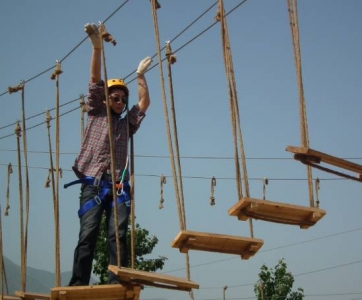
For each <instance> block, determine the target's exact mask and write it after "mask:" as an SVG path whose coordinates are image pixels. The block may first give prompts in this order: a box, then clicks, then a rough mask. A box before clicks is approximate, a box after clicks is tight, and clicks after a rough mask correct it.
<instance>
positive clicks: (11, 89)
mask: <svg viewBox="0 0 362 300" xmlns="http://www.w3.org/2000/svg"><path fill="white" fill-rule="evenodd" d="M24 85H25V84H24V81H21V82H20V84H18V85H17V86H9V87H8V92H9V94H12V93H15V92H18V91H22V90H23V89H24Z"/></svg>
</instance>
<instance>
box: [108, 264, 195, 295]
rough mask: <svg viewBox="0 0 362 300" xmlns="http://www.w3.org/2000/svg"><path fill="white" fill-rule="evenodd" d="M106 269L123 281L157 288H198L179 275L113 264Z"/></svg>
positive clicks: (189, 289)
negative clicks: (120, 266)
mask: <svg viewBox="0 0 362 300" xmlns="http://www.w3.org/2000/svg"><path fill="white" fill-rule="evenodd" d="M108 269H109V270H110V271H111V272H113V273H114V274H116V275H117V277H118V278H119V279H120V280H121V281H124V282H133V283H139V284H143V285H149V286H155V287H159V288H165V289H172V290H181V291H191V290H192V289H198V288H199V285H198V284H197V283H195V282H193V281H188V280H187V279H184V278H181V277H175V276H170V275H164V274H157V273H153V272H146V271H140V270H135V269H130V268H119V267H117V266H114V265H109V266H108Z"/></svg>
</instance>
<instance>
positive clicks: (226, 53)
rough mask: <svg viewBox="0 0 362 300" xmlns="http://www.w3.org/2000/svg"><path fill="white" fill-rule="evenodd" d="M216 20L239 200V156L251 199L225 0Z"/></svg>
mask: <svg viewBox="0 0 362 300" xmlns="http://www.w3.org/2000/svg"><path fill="white" fill-rule="evenodd" d="M216 20H218V21H220V24H221V39H222V49H223V57H224V64H225V72H226V78H227V82H228V94H229V107H230V115H231V123H232V132H233V140H234V160H235V171H236V182H237V192H238V197H239V199H241V198H243V188H242V181H241V172H240V164H239V155H240V158H241V165H242V171H243V183H244V189H245V195H246V197H250V192H249V180H248V174H247V167H246V158H245V151H244V144H243V137H242V130H241V125H240V115H239V105H238V98H237V89H236V82H235V75H234V74H235V72H234V67H233V61H232V54H231V46H230V40H229V34H228V28H227V22H226V18H225V9H224V2H223V0H219V5H218V13H217V16H216ZM239 152H240V154H239ZM249 227H250V235H251V237H254V232H253V223H252V219H251V218H249Z"/></svg>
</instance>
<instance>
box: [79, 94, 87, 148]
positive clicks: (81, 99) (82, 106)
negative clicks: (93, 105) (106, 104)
mask: <svg viewBox="0 0 362 300" xmlns="http://www.w3.org/2000/svg"><path fill="white" fill-rule="evenodd" d="M79 105H80V138H81V140H80V141H81V142H82V141H83V138H84V114H85V113H86V112H87V106H86V105H85V101H84V95H83V94H81V95H80V96H79Z"/></svg>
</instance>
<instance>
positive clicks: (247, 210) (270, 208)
mask: <svg viewBox="0 0 362 300" xmlns="http://www.w3.org/2000/svg"><path fill="white" fill-rule="evenodd" d="M228 213H229V215H230V216H236V217H238V219H239V220H240V221H246V220H248V219H249V218H253V219H257V220H263V221H269V222H274V223H282V224H289V225H299V226H300V228H302V229H307V228H309V227H310V226H313V225H314V224H316V223H317V222H318V221H319V220H320V219H321V218H323V216H324V215H325V214H326V212H325V210H323V209H319V208H316V207H305V206H299V205H294V204H286V203H281V202H273V201H268V200H259V199H254V198H248V197H244V198H242V199H241V200H240V201H239V202H237V203H236V204H235V205H234V206H233V207H231V208H230V209H229V211H228Z"/></svg>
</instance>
